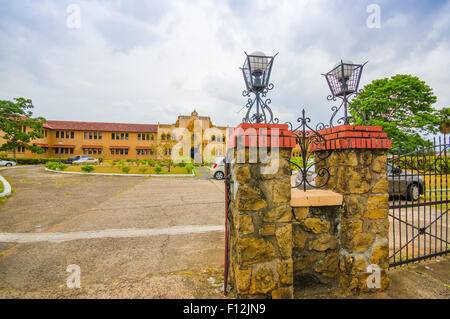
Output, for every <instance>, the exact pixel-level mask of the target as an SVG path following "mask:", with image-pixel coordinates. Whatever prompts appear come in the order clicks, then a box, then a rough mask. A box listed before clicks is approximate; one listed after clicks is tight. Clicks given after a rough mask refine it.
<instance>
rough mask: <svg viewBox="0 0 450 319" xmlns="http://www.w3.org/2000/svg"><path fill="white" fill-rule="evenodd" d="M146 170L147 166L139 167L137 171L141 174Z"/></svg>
mask: <svg viewBox="0 0 450 319" xmlns="http://www.w3.org/2000/svg"><path fill="white" fill-rule="evenodd" d="M147 170H148V168H147V167H141V168H140V169H139V172H140V173H141V174H145V173H146V172H147Z"/></svg>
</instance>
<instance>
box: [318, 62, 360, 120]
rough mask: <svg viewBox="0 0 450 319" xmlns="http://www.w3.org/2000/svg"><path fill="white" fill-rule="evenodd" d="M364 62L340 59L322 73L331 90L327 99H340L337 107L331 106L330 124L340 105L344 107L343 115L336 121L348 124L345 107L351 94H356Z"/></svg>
mask: <svg viewBox="0 0 450 319" xmlns="http://www.w3.org/2000/svg"><path fill="white" fill-rule="evenodd" d="M366 63H367V62H366ZM366 63H364V64H354V63H353V62H351V61H344V60H341V62H340V63H338V64H336V65H335V66H334V68H333V69H332V70H331V71H329V72H328V73H326V74H323V75H324V76H325V79H326V80H327V83H328V86H329V88H330V91H331V95H329V96H328V97H327V99H328V100H329V101H331V100H333V101H336V98H340V99H342V103H341V105H340V106H339V107H337V106H333V107H332V109H331V110H332V111H333V115H332V117H331V120H330V126H333V120H334V118H335V117H336V114H337V113H338V112H339V110H340V109H341V108H342V107H344V116H343V117H342V118H340V119H338V120H337V123H338V124H349V116H348V110H347V109H348V106H349V105H350V103H349V102H350V98H351V96H352V95H353V96H356V95H358V87H359V82H360V80H361V73H362V70H363V68H364V66H365V65H366ZM350 106H351V107H352V108H353V109H355V110H356V111H357V112H358V113H360V114H361V112H359V110H358V108H357V107H356V106H355V105H350ZM361 117H362V118H363V119H364V116H363V115H362V114H361Z"/></svg>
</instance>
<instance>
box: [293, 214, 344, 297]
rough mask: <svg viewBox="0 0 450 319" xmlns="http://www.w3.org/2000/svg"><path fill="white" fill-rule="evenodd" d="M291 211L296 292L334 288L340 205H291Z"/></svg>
mask: <svg viewBox="0 0 450 319" xmlns="http://www.w3.org/2000/svg"><path fill="white" fill-rule="evenodd" d="M293 212H294V222H293V239H294V245H293V261H294V290H295V293H296V295H297V296H301V295H304V296H308V293H309V292H310V291H311V290H314V291H318V290H322V291H323V289H326V290H327V289H333V288H336V287H338V286H339V281H338V275H339V259H340V258H339V257H340V255H339V250H340V244H339V237H338V236H339V223H340V218H341V206H330V207H326V206H325V207H293Z"/></svg>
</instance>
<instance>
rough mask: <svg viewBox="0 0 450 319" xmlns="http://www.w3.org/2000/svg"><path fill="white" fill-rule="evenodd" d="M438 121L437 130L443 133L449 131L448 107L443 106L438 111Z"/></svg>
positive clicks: (449, 112)
mask: <svg viewBox="0 0 450 319" xmlns="http://www.w3.org/2000/svg"><path fill="white" fill-rule="evenodd" d="M439 115H440V123H439V131H440V132H441V133H443V134H448V133H450V108H448V107H444V108H443V109H442V110H440V111H439Z"/></svg>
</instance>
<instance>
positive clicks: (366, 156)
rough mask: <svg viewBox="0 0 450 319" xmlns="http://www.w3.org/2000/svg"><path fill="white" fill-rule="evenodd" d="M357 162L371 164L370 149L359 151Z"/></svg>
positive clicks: (365, 164) (364, 164)
mask: <svg viewBox="0 0 450 319" xmlns="http://www.w3.org/2000/svg"><path fill="white" fill-rule="evenodd" d="M359 163H360V164H361V165H363V166H370V164H372V151H371V150H366V151H361V152H360V154H359Z"/></svg>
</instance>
